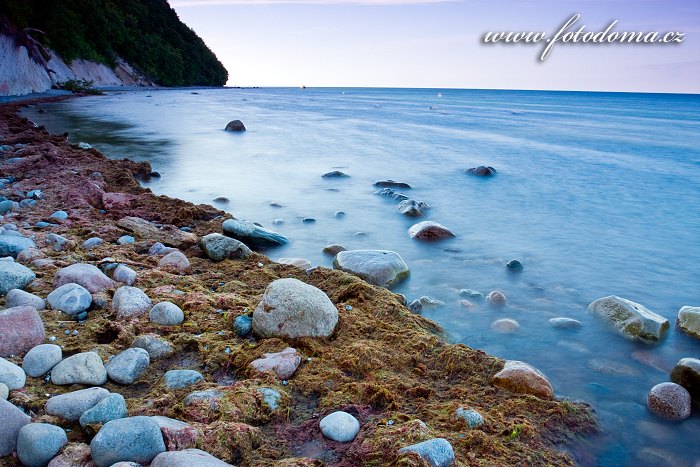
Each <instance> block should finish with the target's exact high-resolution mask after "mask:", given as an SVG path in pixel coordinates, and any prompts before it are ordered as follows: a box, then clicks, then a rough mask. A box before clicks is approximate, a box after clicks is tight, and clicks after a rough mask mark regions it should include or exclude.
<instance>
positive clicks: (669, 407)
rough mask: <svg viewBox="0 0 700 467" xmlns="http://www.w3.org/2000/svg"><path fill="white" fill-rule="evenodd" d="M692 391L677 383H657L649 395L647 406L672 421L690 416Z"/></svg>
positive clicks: (656, 413) (657, 414) (655, 413)
mask: <svg viewBox="0 0 700 467" xmlns="http://www.w3.org/2000/svg"><path fill="white" fill-rule="evenodd" d="M690 401H691V399H690V393H688V391H687V390H686V389H685V388H684V387H683V386H681V385H680V384H676V383H661V384H657V385H656V386H654V387H653V388H651V391H649V395H648V396H647V406H648V407H649V410H650V411H651V412H652V413H653V414H654V415H656V416H658V417H661V418H664V419H666V420H671V421H681V420H685V419H686V418H688V417H690V410H691V406H690Z"/></svg>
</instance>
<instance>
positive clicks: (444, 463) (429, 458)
mask: <svg viewBox="0 0 700 467" xmlns="http://www.w3.org/2000/svg"><path fill="white" fill-rule="evenodd" d="M409 452H413V453H416V454H418V455H419V456H420V457H422V458H423V459H424V460H425V461H426V462H427V463H428V465H430V467H449V466H451V465H452V463H453V462H454V460H455V452H454V450H453V449H452V445H451V444H450V442H449V441H447V440H446V439H444V438H433V439H429V440H427V441H423V442H422V443H417V444H412V445H410V446H406V447H403V448H401V449H399V454H405V453H409Z"/></svg>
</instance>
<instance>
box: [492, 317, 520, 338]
mask: <svg viewBox="0 0 700 467" xmlns="http://www.w3.org/2000/svg"><path fill="white" fill-rule="evenodd" d="M491 329H493V330H494V331H496V332H500V333H501V334H512V333H514V332H515V331H517V330H518V329H520V324H518V322H517V321H515V320H514V319H510V318H502V319H497V320H496V321H494V322H493V323H491Z"/></svg>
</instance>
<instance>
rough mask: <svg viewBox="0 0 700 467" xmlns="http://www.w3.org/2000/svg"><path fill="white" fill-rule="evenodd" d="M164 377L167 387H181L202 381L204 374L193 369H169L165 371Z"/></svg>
mask: <svg viewBox="0 0 700 467" xmlns="http://www.w3.org/2000/svg"><path fill="white" fill-rule="evenodd" d="M164 377H165V385H166V386H167V387H168V388H169V389H182V388H185V387H187V386H192V385H193V384H197V383H199V382H200V381H204V376H202V374H201V373H200V372H199V371H195V370H170V371H167V372H165V376H164Z"/></svg>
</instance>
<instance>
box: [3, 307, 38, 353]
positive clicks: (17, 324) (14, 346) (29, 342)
mask: <svg viewBox="0 0 700 467" xmlns="http://www.w3.org/2000/svg"><path fill="white" fill-rule="evenodd" d="M0 330H2V331H1V332H0V357H7V356H9V355H14V354H18V353H22V352H25V351H27V350H29V349H31V348H32V347H34V346H36V345H39V344H41V343H42V342H44V337H45V334H44V323H43V321H41V317H40V316H39V312H37V311H36V309H35V308H33V307H31V306H17V307H14V308H8V309H7V310H2V311H0Z"/></svg>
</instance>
